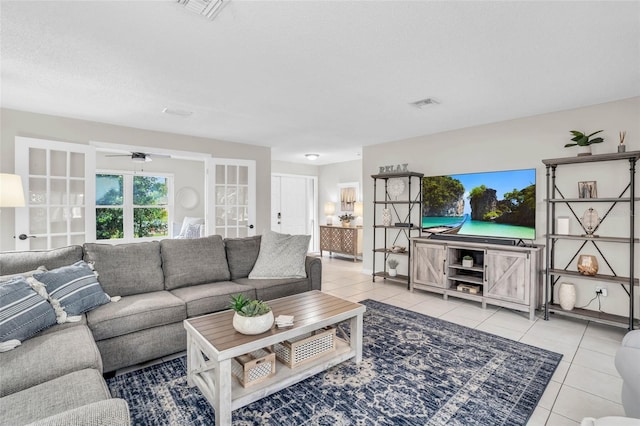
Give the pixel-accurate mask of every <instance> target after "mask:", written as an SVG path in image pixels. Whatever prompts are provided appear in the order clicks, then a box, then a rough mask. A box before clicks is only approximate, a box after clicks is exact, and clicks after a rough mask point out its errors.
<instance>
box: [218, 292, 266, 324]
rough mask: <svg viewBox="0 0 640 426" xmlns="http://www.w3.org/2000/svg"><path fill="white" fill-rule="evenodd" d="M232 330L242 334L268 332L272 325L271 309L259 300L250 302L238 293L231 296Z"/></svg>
mask: <svg viewBox="0 0 640 426" xmlns="http://www.w3.org/2000/svg"><path fill="white" fill-rule="evenodd" d="M229 307H230V308H231V309H233V310H234V311H235V314H234V315H233V328H235V329H236V331H238V332H240V333H242V334H260V333H264V332H265V331H267V330H269V329H270V328H271V326H272V325H273V312H272V311H271V307H270V306H269V305H267V304H266V303H265V302H263V301H261V300H250V299H248V298H247V297H246V296H245V295H244V294H242V293H240V294H237V295H235V296H231V304H230V305H229Z"/></svg>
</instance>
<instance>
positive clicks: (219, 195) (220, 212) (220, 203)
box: [205, 158, 256, 238]
mask: <svg viewBox="0 0 640 426" xmlns="http://www.w3.org/2000/svg"><path fill="white" fill-rule="evenodd" d="M206 169H207V171H206V172H207V188H206V191H207V203H206V207H205V209H206V211H205V216H206V218H207V220H206V230H207V231H206V232H207V235H212V234H217V235H221V236H222V237H223V238H227V237H229V238H235V237H247V236H251V235H255V234H256V227H255V222H256V162H255V161H254V160H234V159H225V158H209V159H207V163H206Z"/></svg>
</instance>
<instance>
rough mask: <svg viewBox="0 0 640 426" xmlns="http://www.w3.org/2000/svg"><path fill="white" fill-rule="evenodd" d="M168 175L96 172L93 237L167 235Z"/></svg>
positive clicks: (117, 237)
mask: <svg viewBox="0 0 640 426" xmlns="http://www.w3.org/2000/svg"><path fill="white" fill-rule="evenodd" d="M170 179H171V178H170V177H167V176H150V175H149V176H148V175H135V176H134V175H127V174H97V175H96V238H97V239H98V240H108V239H125V240H128V239H136V238H147V237H166V236H168V235H169V196H168V194H169V180H170Z"/></svg>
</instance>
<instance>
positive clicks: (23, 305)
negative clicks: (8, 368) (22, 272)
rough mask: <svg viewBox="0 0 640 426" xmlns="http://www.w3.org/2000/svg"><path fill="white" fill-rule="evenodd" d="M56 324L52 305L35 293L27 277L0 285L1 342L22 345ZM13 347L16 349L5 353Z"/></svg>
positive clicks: (9, 347)
mask: <svg viewBox="0 0 640 426" xmlns="http://www.w3.org/2000/svg"><path fill="white" fill-rule="evenodd" d="M55 323H56V314H55V312H54V311H53V308H52V307H51V305H50V304H49V302H47V300H46V299H44V298H43V297H42V296H40V295H39V294H38V293H36V292H35V290H33V289H32V288H31V286H30V285H29V283H28V282H27V280H26V279H25V278H24V277H16V278H13V279H11V280H9V281H7V282H4V283H2V285H0V342H7V341H9V340H19V341H21V342H22V341H24V340H26V339H28V338H29V337H31V336H33V335H34V334H36V333H37V332H39V331H40V330H43V329H45V328H47V327H51V326H52V325H54V324H55ZM16 344H17V342H16ZM13 347H15V345H10V346H8V347H6V349H12V348H13ZM2 350H3V349H0V351H2Z"/></svg>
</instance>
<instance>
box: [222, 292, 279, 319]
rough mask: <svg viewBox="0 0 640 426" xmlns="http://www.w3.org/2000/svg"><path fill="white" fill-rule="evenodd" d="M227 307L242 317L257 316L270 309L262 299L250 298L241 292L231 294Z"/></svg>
mask: <svg viewBox="0 0 640 426" xmlns="http://www.w3.org/2000/svg"><path fill="white" fill-rule="evenodd" d="M229 307H230V308H231V309H233V310H234V311H236V312H237V313H238V315H242V316H243V317H258V316H260V315H264V314H266V313H269V312H270V311H271V307H270V306H269V305H267V304H266V303H265V302H263V301H262V300H250V299H248V298H247V297H246V296H245V295H244V294H242V293H240V294H237V295H235V296H231V303H230V304H229Z"/></svg>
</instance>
